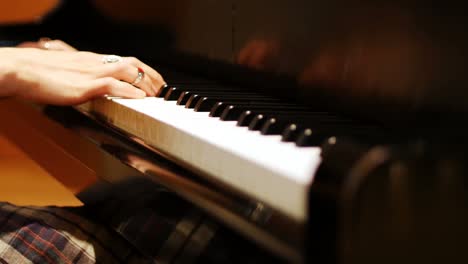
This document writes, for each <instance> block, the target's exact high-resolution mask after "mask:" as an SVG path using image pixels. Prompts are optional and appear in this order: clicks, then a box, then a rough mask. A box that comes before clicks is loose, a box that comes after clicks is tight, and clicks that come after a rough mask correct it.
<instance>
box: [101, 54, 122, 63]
mask: <svg viewBox="0 0 468 264" xmlns="http://www.w3.org/2000/svg"><path fill="white" fill-rule="evenodd" d="M121 61H123V58H122V57H120V56H117V55H104V57H102V63H104V64H108V63H116V62H121Z"/></svg>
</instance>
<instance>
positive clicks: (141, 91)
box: [135, 89, 146, 98]
mask: <svg viewBox="0 0 468 264" xmlns="http://www.w3.org/2000/svg"><path fill="white" fill-rule="evenodd" d="M135 94H136V95H137V97H140V98H143V97H145V96H146V92H145V91H143V90H140V89H135Z"/></svg>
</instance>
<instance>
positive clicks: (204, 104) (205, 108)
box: [194, 97, 218, 112]
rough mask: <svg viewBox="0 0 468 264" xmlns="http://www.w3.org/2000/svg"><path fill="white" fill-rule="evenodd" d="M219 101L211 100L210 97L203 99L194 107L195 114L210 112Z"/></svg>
mask: <svg viewBox="0 0 468 264" xmlns="http://www.w3.org/2000/svg"><path fill="white" fill-rule="evenodd" d="M217 101H218V100H216V99H211V98H208V97H203V98H200V100H198V102H197V104H196V105H195V107H194V110H195V112H210V110H211V108H213V106H214V104H215V103H216V102H217Z"/></svg>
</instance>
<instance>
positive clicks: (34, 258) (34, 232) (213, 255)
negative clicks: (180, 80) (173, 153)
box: [0, 190, 281, 263]
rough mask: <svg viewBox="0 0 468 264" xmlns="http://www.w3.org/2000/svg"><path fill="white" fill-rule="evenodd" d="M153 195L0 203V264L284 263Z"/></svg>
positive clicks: (170, 198) (164, 195)
mask: <svg viewBox="0 0 468 264" xmlns="http://www.w3.org/2000/svg"><path fill="white" fill-rule="evenodd" d="M153 194H154V192H153ZM151 197H152V198H151V199H146V198H145V199H141V201H135V200H132V201H131V202H128V201H127V202H126V201H123V200H119V199H110V200H106V201H101V202H99V203H96V204H93V205H86V206H83V207H34V206H26V207H25V206H15V205H12V204H9V203H0V263H195V262H196V263H276V262H281V261H280V260H279V259H277V258H275V257H274V256H272V255H271V254H269V253H267V252H266V251H263V250H262V249H260V248H259V247H257V246H256V245H255V244H253V243H251V242H249V241H247V240H245V239H244V238H242V237H240V236H238V235H237V234H236V233H235V232H233V231H231V230H230V229H228V228H226V227H224V226H223V225H221V224H219V223H218V222H216V221H215V220H213V219H212V218H210V217H209V216H207V215H205V214H204V213H203V212H202V211H201V210H199V209H198V208H196V207H194V206H193V205H191V204H189V203H187V202H185V201H184V200H182V199H180V198H178V197H177V196H175V195H173V194H172V193H170V192H167V191H163V190H161V191H159V192H157V195H152V196H151Z"/></svg>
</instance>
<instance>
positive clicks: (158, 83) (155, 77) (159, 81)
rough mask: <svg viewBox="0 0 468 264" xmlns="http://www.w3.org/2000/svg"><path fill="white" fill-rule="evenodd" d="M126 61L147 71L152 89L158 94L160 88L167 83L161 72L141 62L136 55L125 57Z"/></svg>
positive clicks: (146, 74) (146, 75)
mask: <svg viewBox="0 0 468 264" xmlns="http://www.w3.org/2000/svg"><path fill="white" fill-rule="evenodd" d="M124 62H128V63H129V64H131V65H133V66H135V67H136V68H141V69H143V70H144V71H145V79H146V78H147V77H149V78H148V79H149V80H150V81H151V83H152V91H153V93H154V94H157V93H158V91H159V89H160V88H161V87H162V86H163V85H165V84H166V81H164V79H163V77H162V76H161V74H159V73H158V72H157V71H156V70H154V69H153V68H151V67H149V66H148V65H146V64H144V63H143V62H141V61H140V60H139V59H137V58H135V57H126V58H125V59H124Z"/></svg>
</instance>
